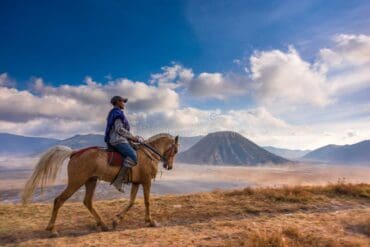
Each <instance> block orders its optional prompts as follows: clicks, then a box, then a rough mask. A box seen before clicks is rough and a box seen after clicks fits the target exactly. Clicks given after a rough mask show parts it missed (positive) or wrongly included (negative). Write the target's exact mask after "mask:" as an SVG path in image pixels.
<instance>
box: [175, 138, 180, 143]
mask: <svg viewBox="0 0 370 247" xmlns="http://www.w3.org/2000/svg"><path fill="white" fill-rule="evenodd" d="M178 142H179V136H176V137H175V143H176V144H177V143H178Z"/></svg>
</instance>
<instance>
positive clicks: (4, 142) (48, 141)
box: [0, 133, 59, 155]
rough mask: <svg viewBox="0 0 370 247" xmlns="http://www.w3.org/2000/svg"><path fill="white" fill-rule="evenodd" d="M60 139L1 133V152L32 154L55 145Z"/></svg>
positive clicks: (5, 153) (6, 153) (7, 153)
mask: <svg viewBox="0 0 370 247" xmlns="http://www.w3.org/2000/svg"><path fill="white" fill-rule="evenodd" d="M58 141H59V140H58V139H53V138H43V137H29V136H21V135H14V134H8V133H0V143H1V145H0V154H2V155H31V154H34V153H38V152H41V151H43V150H45V149H46V148H48V147H50V146H53V145H55V144H56V143H57V142H58Z"/></svg>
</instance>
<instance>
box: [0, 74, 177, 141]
mask: <svg viewBox="0 0 370 247" xmlns="http://www.w3.org/2000/svg"><path fill="white" fill-rule="evenodd" d="M32 81H33V90H34V91H35V93H33V92H32V91H28V90H19V89H16V88H9V87H3V86H1V87H0V132H10V133H18V134H25V135H35V136H51V137H67V136H71V135H74V134H77V133H101V132H103V131H104V128H105V121H106V115H107V113H108V111H109V109H110V108H111V105H110V103H109V100H110V98H111V97H112V96H113V95H122V96H125V97H128V98H129V103H128V104H127V112H128V115H129V119H131V118H132V116H131V115H133V116H134V115H135V114H138V113H141V112H152V113H156V112H161V111H164V110H165V111H167V110H171V109H177V108H178V106H179V96H178V94H177V93H176V92H175V91H173V90H171V89H168V88H158V87H155V86H150V85H147V84H145V83H142V82H133V81H130V80H128V79H116V80H114V81H109V82H108V83H107V84H104V85H103V84H101V83H98V82H95V81H93V80H92V79H91V78H89V77H87V78H86V80H85V81H86V85H85V84H84V85H61V86H57V87H54V86H47V85H45V84H44V82H43V80H42V79H41V78H33V79H32Z"/></svg>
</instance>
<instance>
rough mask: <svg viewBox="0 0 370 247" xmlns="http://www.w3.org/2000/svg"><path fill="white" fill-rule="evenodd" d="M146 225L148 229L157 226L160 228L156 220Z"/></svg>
mask: <svg viewBox="0 0 370 247" xmlns="http://www.w3.org/2000/svg"><path fill="white" fill-rule="evenodd" d="M146 225H147V226H148V227H157V226H159V224H158V222H157V221H155V220H152V221H149V222H147V223H146Z"/></svg>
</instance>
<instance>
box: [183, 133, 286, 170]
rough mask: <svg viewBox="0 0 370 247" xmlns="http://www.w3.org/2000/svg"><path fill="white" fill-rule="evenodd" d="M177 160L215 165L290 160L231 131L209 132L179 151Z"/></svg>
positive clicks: (283, 161)
mask: <svg viewBox="0 0 370 247" xmlns="http://www.w3.org/2000/svg"><path fill="white" fill-rule="evenodd" d="M176 161H178V162H183V163H190V164H214V165H257V164H263V163H276V164H280V163H286V162H289V160H287V159H284V158H282V157H279V156H277V155H275V154H272V153H270V152H268V151H266V150H265V149H263V148H261V147H259V146H258V145H256V144H255V143H253V142H251V141H250V140H248V139H247V138H245V137H243V136H242V135H240V134H238V133H236V132H231V131H221V132H215V133H210V134H208V135H207V136H205V137H204V138H202V139H201V140H200V141H198V142H197V143H196V144H194V145H193V146H192V147H191V148H190V149H188V150H187V151H185V152H182V153H179V154H178V156H177V157H176Z"/></svg>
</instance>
